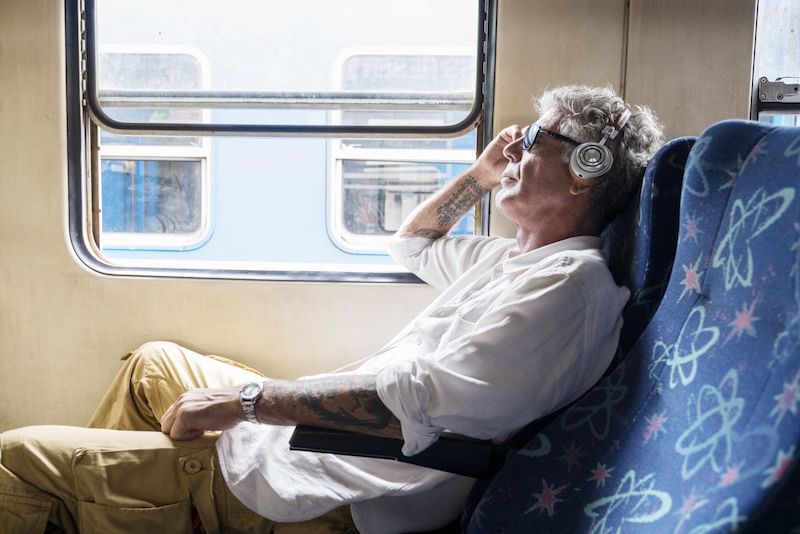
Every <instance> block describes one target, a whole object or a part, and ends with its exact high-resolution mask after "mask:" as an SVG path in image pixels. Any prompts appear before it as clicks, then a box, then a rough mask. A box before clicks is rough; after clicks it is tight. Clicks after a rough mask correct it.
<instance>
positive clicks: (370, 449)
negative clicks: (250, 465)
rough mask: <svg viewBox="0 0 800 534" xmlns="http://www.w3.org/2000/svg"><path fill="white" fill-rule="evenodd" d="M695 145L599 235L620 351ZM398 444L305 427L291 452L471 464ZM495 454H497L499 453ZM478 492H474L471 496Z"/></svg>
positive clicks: (652, 286)
mask: <svg viewBox="0 0 800 534" xmlns="http://www.w3.org/2000/svg"><path fill="white" fill-rule="evenodd" d="M694 142H695V138H693V137H683V138H680V139H675V140H673V141H670V142H668V143H666V144H665V145H664V146H663V147H662V148H661V149H660V150H659V151H658V152H657V153H656V154H655V155H654V157H653V158H652V160H651V161H650V162H649V164H648V167H647V171H646V172H645V175H644V179H643V180H642V187H641V190H640V194H639V196H638V197H637V198H636V199H635V200H634V201H633V202H631V204H630V205H629V206H628V207H627V208H626V209H625V211H624V212H623V213H621V214H620V215H619V216H618V217H617V218H616V219H615V220H614V221H613V222H612V223H611V224H610V225H609V227H608V228H607V230H606V232H605V233H604V235H603V238H604V251H605V253H606V255H607V256H608V257H609V266H610V268H611V270H612V273H613V274H614V277H615V279H616V280H617V282H618V283H620V284H625V285H626V286H628V287H629V288H630V289H631V300H630V302H629V304H628V306H627V307H626V308H625V310H624V312H623V315H624V321H625V322H624V326H623V331H622V333H621V345H620V346H621V347H625V346H626V344H627V345H631V344H633V342H634V341H635V340H636V339H637V338H638V337H639V335H640V334H641V333H642V331H643V330H644V327H645V326H646V325H647V323H648V321H649V320H650V318H651V317H652V315H653V313H654V312H655V310H656V308H657V307H658V304H659V302H660V300H661V297H662V296H663V294H664V290H665V289H666V286H667V280H668V278H669V274H670V272H671V268H672V261H673V257H674V253H675V248H676V242H677V237H678V226H679V219H678V210H679V204H680V194H681V182H682V180H683V172H684V167H685V164H686V161H687V158H688V155H689V151H690V149H691V147H692V145H693V144H694ZM655 229H657V231H656V230H655ZM552 418H553V417H552V416H551V417H549V418H545V419H541V420H539V421H536V422H534V423H532V424H531V425H529V426H528V427H526V428H525V429H523V430H522V431H521V432H520V433H519V434H518V435H517V436H516V437H515V441H517V442H519V441H520V440H521V441H522V443H521V444H523V443H524V442H525V441H527V439H526V437H525V436H529V435H530V436H532V435H535V434H536V432H537V429H538V428H541V426H543V425H544V424H546V421H547V420H548V419H552ZM401 445H402V443H401V442H400V441H399V440H389V439H387V438H373V437H369V436H365V435H361V434H353V433H348V432H339V431H331V430H327V429H316V428H309V427H303V428H298V430H297V431H296V432H295V436H294V438H293V448H295V449H297V450H312V451H318V452H332V453H339V454H357V455H366V456H378V457H385V458H396V459H399V460H401V461H410V462H411V463H419V464H421V465H427V466H431V467H437V468H440V469H444V470H453V471H455V469H453V468H452V466H453V465H463V464H462V463H461V460H462V458H458V459H456V458H453V450H459V451H460V452H459V453H458V454H464V456H463V461H464V463H469V462H471V458H470V455H468V454H465V453H463V450H464V449H463V448H459V446H461V447H463V444H462V443H458V444H452V443H445V441H444V440H443V439H442V440H440V441H439V442H437V443H435V444H433V445H432V446H431V447H430V448H429V449H428V450H426V451H423V453H421V454H420V455H417V456H415V457H412V458H404V457H402V455H401V454H400V448H401ZM483 450H484V449H483V448H481V449H480V450H479V451H478V452H477V453H476V454H475V456H479V455H480V454H483ZM497 454H498V455H502V454H503V451H501V452H500V453H497ZM487 466H488V468H489V469H490V468H491V460H490V459H488V460H485V463H481V465H480V466H479V467H477V468H476V471H481V470H483V469H484V468H486V467H487ZM470 468H472V466H470ZM489 469H487V470H489ZM455 472H457V471H455ZM462 474H467V473H466V472H462ZM484 483H485V482H480V483H479V484H481V485H482V484H484ZM478 491H479V489H478V488H476V494H477V492H478ZM456 527H457V525H452V526H450V527H448V528H447V529H446V530H443V531H442V532H445V531H447V532H450V531H457V530H458V529H457V528H456Z"/></svg>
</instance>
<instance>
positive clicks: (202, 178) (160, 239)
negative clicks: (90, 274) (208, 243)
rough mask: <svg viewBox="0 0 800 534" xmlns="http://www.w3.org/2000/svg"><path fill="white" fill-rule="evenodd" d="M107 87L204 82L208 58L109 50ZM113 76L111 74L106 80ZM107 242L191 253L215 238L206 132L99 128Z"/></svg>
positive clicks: (137, 114) (132, 113)
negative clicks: (122, 132)
mask: <svg viewBox="0 0 800 534" xmlns="http://www.w3.org/2000/svg"><path fill="white" fill-rule="evenodd" d="M100 63H101V64H102V66H103V68H102V69H101V71H100V72H102V74H103V77H102V78H101V80H102V83H103V85H107V86H114V87H117V88H121V89H129V88H131V87H144V88H146V89H147V90H160V89H165V88H170V87H175V86H179V85H180V86H193V87H200V86H201V85H203V84H204V81H205V79H206V78H207V76H208V68H207V66H206V65H207V61H206V60H205V58H203V57H202V55H200V54H199V53H198V52H197V51H195V50H186V49H180V48H175V47H163V46H162V47H150V48H144V49H143V48H142V47H141V46H132V47H121V46H114V47H107V48H106V49H105V50H104V51H103V53H102V54H101V55H100ZM106 77H107V78H108V79H106ZM202 114H203V112H202V111H198V110H186V109H181V110H174V109H170V110H164V109H158V108H130V109H127V110H125V111H124V118H126V119H128V120H148V119H149V118H150V117H154V116H157V117H161V118H162V120H172V121H175V120H180V119H183V118H188V119H193V118H195V117H199V116H200V115H202ZM99 132H100V135H99V144H98V146H97V152H98V157H99V161H100V187H99V196H100V199H99V200H100V202H99V203H100V213H101V214H102V219H101V221H98V225H99V226H100V228H101V233H100V241H101V244H102V246H103V247H104V248H105V249H107V250H115V249H141V250H187V249H191V248H195V247H199V246H202V244H203V243H204V241H205V240H206V239H207V238H208V237H209V232H210V221H209V211H210V210H209V205H208V203H209V199H210V195H209V184H208V172H207V169H208V156H209V142H208V140H207V139H206V138H203V137H179V136H129V135H117V134H113V133H110V132H108V131H105V130H102V129H101V130H99Z"/></svg>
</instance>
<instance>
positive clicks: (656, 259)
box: [603, 137, 695, 353]
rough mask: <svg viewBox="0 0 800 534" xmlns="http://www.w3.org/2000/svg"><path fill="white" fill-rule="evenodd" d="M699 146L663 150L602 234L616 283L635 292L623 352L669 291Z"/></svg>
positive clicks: (683, 141) (681, 142) (685, 142)
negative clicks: (690, 161) (686, 185)
mask: <svg viewBox="0 0 800 534" xmlns="http://www.w3.org/2000/svg"><path fill="white" fill-rule="evenodd" d="M694 142H695V138H694V137H682V138H679V139H675V140H672V141H670V142H668V143H666V144H665V145H664V146H663V147H661V149H660V150H659V151H658V152H657V153H656V154H655V155H654V156H653V158H652V159H651V161H650V162H649V164H648V165H647V171H646V172H645V175H644V178H643V180H642V187H641V190H640V192H639V196H638V197H637V198H635V199H634V201H632V202H631V203H630V204H628V207H627V208H626V209H625V211H624V212H622V213H621V214H620V215H619V216H618V217H617V218H616V219H615V220H614V221H613V222H612V223H611V224H609V225H608V227H607V228H606V231H605V232H604V233H603V241H604V246H603V250H604V252H605V253H606V256H607V257H608V258H609V268H610V269H611V272H612V273H613V274H614V278H615V280H616V282H617V284H620V285H625V286H627V287H628V288H629V289H630V290H631V299H630V301H629V302H628V305H627V306H626V307H625V310H624V311H623V314H622V315H623V318H624V326H623V328H622V332H621V333H620V348H621V352H622V353H627V351H628V350H629V349H630V348H631V346H633V343H634V342H635V341H636V340H637V339H638V338H639V335H640V334H641V333H642V331H643V330H644V328H645V327H646V326H647V323H649V322H650V319H651V318H652V317H653V314H654V313H655V311H656V308H658V304H659V303H660V302H661V298H662V297H663V296H664V291H665V290H666V288H667V280H668V279H669V274H670V271H671V270H672V260H673V258H674V257H675V246H676V244H677V241H678V209H679V206H680V200H681V184H682V183H683V171H684V167H685V165H686V159H687V158H688V157H689V150H690V149H691V148H692V145H694ZM656 228H657V229H658V232H657V233H656V232H655V229H656Z"/></svg>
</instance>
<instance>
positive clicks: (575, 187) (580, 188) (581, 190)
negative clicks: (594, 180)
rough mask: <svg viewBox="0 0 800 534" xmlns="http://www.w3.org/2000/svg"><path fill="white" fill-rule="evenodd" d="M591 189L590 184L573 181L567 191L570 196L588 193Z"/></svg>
mask: <svg viewBox="0 0 800 534" xmlns="http://www.w3.org/2000/svg"><path fill="white" fill-rule="evenodd" d="M591 190H592V186H591V185H579V184H576V183H575V182H574V181H573V182H572V184H571V185H570V186H569V193H570V194H571V195H572V196H579V195H585V194H588V193H589V192H590V191H591Z"/></svg>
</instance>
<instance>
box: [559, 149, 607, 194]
mask: <svg viewBox="0 0 800 534" xmlns="http://www.w3.org/2000/svg"><path fill="white" fill-rule="evenodd" d="M613 164H614V156H612V155H611V151H610V150H609V149H608V148H607V147H606V146H605V145H601V144H600V143H583V144H582V145H579V146H577V147H576V148H575V149H574V150H573V151H572V153H571V154H570V156H569V173H570V174H571V175H572V180H573V181H574V182H575V183H576V184H577V185H580V186H589V187H593V186H597V185H600V184H601V183H602V182H603V179H604V178H605V175H606V174H608V171H610V170H611V166H612V165H613Z"/></svg>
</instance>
